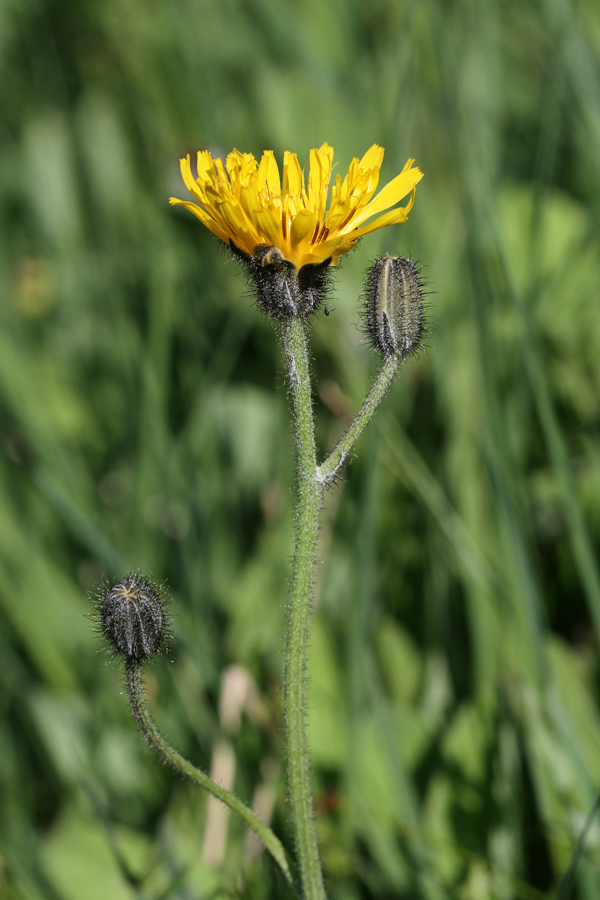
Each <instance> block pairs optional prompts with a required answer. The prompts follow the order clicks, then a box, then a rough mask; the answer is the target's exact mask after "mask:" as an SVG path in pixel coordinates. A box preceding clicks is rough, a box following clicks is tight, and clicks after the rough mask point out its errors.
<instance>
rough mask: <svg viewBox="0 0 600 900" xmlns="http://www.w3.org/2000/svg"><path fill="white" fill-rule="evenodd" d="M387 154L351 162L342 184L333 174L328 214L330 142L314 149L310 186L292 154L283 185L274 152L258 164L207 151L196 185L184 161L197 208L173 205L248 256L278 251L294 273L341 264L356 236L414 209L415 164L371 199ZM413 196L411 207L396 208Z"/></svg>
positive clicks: (370, 153) (375, 150) (376, 150)
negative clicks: (258, 249) (310, 265)
mask: <svg viewBox="0 0 600 900" xmlns="http://www.w3.org/2000/svg"><path fill="white" fill-rule="evenodd" d="M383 153H384V150H383V148H382V147H378V146H377V144H373V146H372V147H371V149H370V150H367V152H366V153H365V155H364V156H363V158H362V159H361V160H358V159H353V160H352V162H351V163H350V168H349V169H348V174H347V175H346V177H345V178H344V180H343V181H342V179H341V177H340V176H339V175H337V176H336V178H335V183H334V184H333V186H332V188H331V201H330V204H329V209H327V194H328V191H329V182H330V180H331V174H332V169H333V148H332V147H330V146H329V144H323V146H322V147H320V148H319V149H318V150H311V151H310V173H309V176H308V187H306V186H305V182H304V172H303V170H302V169H301V168H300V164H299V163H298V157H297V156H296V154H295V153H289V152H288V151H286V152H285V154H284V157H283V182H282V181H281V180H280V177H279V168H278V166H277V162H276V161H275V156H274V154H273V151H272V150H265V152H264V153H263V155H262V159H261V161H260V163H259V164H258V165H257V163H256V160H255V158H254V156H252V154H251V153H240V152H239V151H238V150H234V151H233V152H232V153H230V154H229V156H228V157H227V160H226V162H225V166H223V162H222V160H221V159H220V158H218V157H217V158H216V159H213V157H212V155H211V153H210V151H208V150H202V151H200V152H199V153H198V166H197V167H198V178H197V179H195V180H194V177H193V175H192V169H191V165H190V157H189V156H186V157H185V159H182V160H181V174H182V176H183V180H184V182H185V186H186V187H187V189H188V190H189V191H190V193H191V194H193V196H194V197H195V199H196V200H197V201H198V203H191V202H190V201H186V200H177V199H176V198H175V197H171V198H170V200H169V202H170V203H172V204H174V203H180V204H181V205H182V206H185V207H187V209H189V210H190V212H193V213H194V215H195V216H197V217H198V218H199V219H200V221H201V222H202V223H203V224H204V225H206V227H207V228H209V229H210V230H211V231H212V233H213V234H216V236H217V237H218V238H220V239H221V240H222V241H224V242H225V243H226V244H229V243H230V242H231V243H233V244H234V245H235V246H236V247H238V248H239V249H240V250H242V251H243V252H244V253H247V254H248V255H249V256H251V255H252V254H253V253H254V250H255V248H256V247H257V246H259V245H260V244H263V245H265V244H266V245H267V246H271V247H277V249H278V250H280V251H281V253H282V254H283V256H284V257H285V259H287V260H289V261H290V262H291V263H293V265H294V266H295V267H296V269H300V268H302V266H304V265H306V264H307V263H313V264H319V263H323V262H325V261H326V260H327V259H331V265H336V264H337V262H338V260H339V258H340V256H342V254H343V253H347V252H348V250H351V249H352V247H353V246H354V244H355V243H356V241H357V240H358V239H359V238H361V237H363V235H365V234H369V232H371V231H376V230H377V229H378V228H383V227H384V226H385V225H394V224H396V223H399V222H406V219H407V217H408V213H409V212H410V210H411V208H412V205H413V203H414V199H415V187H416V185H417V183H418V182H419V181H420V180H421V178H422V177H423V173H422V172H421V171H420V170H419V169H418V168H416V167H413V162H414V160H413V159H409V160H408V162H407V163H406V165H405V166H404V168H403V169H402V171H401V172H400V174H399V175H397V176H396V177H395V178H393V179H392V181H390V183H389V184H387V185H386V186H385V187H384V188H382V190H381V191H380V192H379V193H378V194H377V196H376V197H374V194H375V191H376V189H377V183H378V181H379V170H380V168H381V163H382V160H383ZM411 192H412V193H411ZM409 193H410V194H411V197H410V199H409V201H408V203H407V205H406V206H404V207H402V206H395V204H396V203H398V202H399V201H400V200H402V199H403V198H404V197H406V196H407V194H409ZM198 204H200V205H198ZM390 207H395V208H394V209H391V208H390ZM384 210H388V212H384ZM380 213H384V215H379V214H380ZM373 216H377V218H375V219H373ZM368 219H371V221H370V222H367V220H368Z"/></svg>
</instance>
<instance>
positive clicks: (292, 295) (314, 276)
mask: <svg viewBox="0 0 600 900" xmlns="http://www.w3.org/2000/svg"><path fill="white" fill-rule="evenodd" d="M230 248H231V252H232V253H233V255H234V256H235V257H236V258H237V259H239V260H240V261H241V263H242V265H243V266H244V269H245V271H246V275H247V277H248V281H249V283H250V285H251V286H252V288H253V290H254V291H255V293H256V297H257V300H258V303H259V305H260V306H261V307H262V309H263V311H264V312H265V313H266V314H267V315H268V316H270V317H271V318H273V319H278V320H279V321H285V320H286V319H292V318H294V317H295V316H298V317H299V318H301V319H307V318H308V317H309V316H310V315H311V313H313V312H314V311H315V310H316V309H317V308H318V307H319V305H320V304H321V303H322V302H323V300H324V299H325V298H326V296H327V293H328V291H329V289H330V286H331V271H330V263H331V258H329V259H326V260H325V261H324V262H322V263H318V264H317V265H312V264H310V263H309V264H307V265H305V266H302V268H301V269H296V267H295V265H294V264H293V263H291V262H290V261H289V260H288V259H286V258H285V257H284V255H283V253H282V252H281V250H279V249H278V248H277V247H270V246H268V245H267V244H259V245H258V247H256V248H255V250H254V253H253V254H252V256H248V254H247V253H244V252H243V251H242V250H240V249H239V247H236V246H235V245H234V244H233V243H231V244H230Z"/></svg>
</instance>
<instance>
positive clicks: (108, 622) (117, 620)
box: [94, 574, 168, 661]
mask: <svg viewBox="0 0 600 900" xmlns="http://www.w3.org/2000/svg"><path fill="white" fill-rule="evenodd" d="M94 618H95V619H96V620H97V622H98V628H99V631H100V632H101V633H102V634H103V635H104V637H105V638H106V639H107V641H108V642H109V643H110V644H111V646H112V648H113V649H114V650H115V651H116V652H117V653H119V654H120V655H121V656H125V657H126V658H128V659H134V660H138V661H141V660H144V659H148V657H150V656H152V655H153V654H155V653H158V651H159V650H160V649H161V647H162V646H163V644H164V641H165V637H166V633H167V630H168V616H167V613H166V608H165V601H164V599H163V596H162V591H161V588H160V587H159V586H157V585H155V584H153V583H152V582H151V581H149V580H148V579H147V578H143V577H141V576H139V575H137V574H136V575H129V576H128V577H127V578H125V579H123V580H122V581H118V582H117V583H116V584H113V585H108V586H103V587H102V588H100V589H99V590H98V592H97V595H96V615H95V617H94Z"/></svg>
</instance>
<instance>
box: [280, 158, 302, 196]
mask: <svg viewBox="0 0 600 900" xmlns="http://www.w3.org/2000/svg"><path fill="white" fill-rule="evenodd" d="M303 187H304V185H303V183H302V169H301V168H300V163H299V162H298V157H297V156H296V154H295V153H289V152H288V151H287V150H286V151H285V153H284V155H283V190H282V194H283V195H284V196H285V195H286V194H287V195H288V196H289V195H292V196H293V195H299V194H300V192H301V190H302V188H303Z"/></svg>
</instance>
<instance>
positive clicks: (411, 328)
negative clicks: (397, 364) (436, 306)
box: [365, 253, 423, 359]
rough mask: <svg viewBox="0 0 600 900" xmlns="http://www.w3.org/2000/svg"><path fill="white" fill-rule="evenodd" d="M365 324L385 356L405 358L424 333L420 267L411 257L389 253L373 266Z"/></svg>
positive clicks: (368, 284) (369, 278)
mask: <svg viewBox="0 0 600 900" xmlns="http://www.w3.org/2000/svg"><path fill="white" fill-rule="evenodd" d="M365 294H366V324H367V331H368V333H369V336H370V338H371V341H372V342H373V346H374V347H375V349H376V350H378V351H379V352H380V353H381V354H383V356H384V357H385V358H389V357H391V356H399V357H400V358H401V359H404V358H405V357H406V356H408V355H409V354H410V353H412V352H413V351H415V350H416V349H417V348H418V346H419V343H420V341H421V336H422V334H423V311H422V296H421V294H422V292H421V283H420V281H419V270H418V268H417V266H416V265H415V263H414V262H413V260H412V259H407V258H406V257H404V256H389V255H388V254H387V253H386V255H385V256H384V257H382V258H381V259H379V260H378V261H377V262H376V263H375V264H374V265H373V267H372V269H371V271H370V272H369V275H368V277H367V283H366V289H365Z"/></svg>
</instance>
